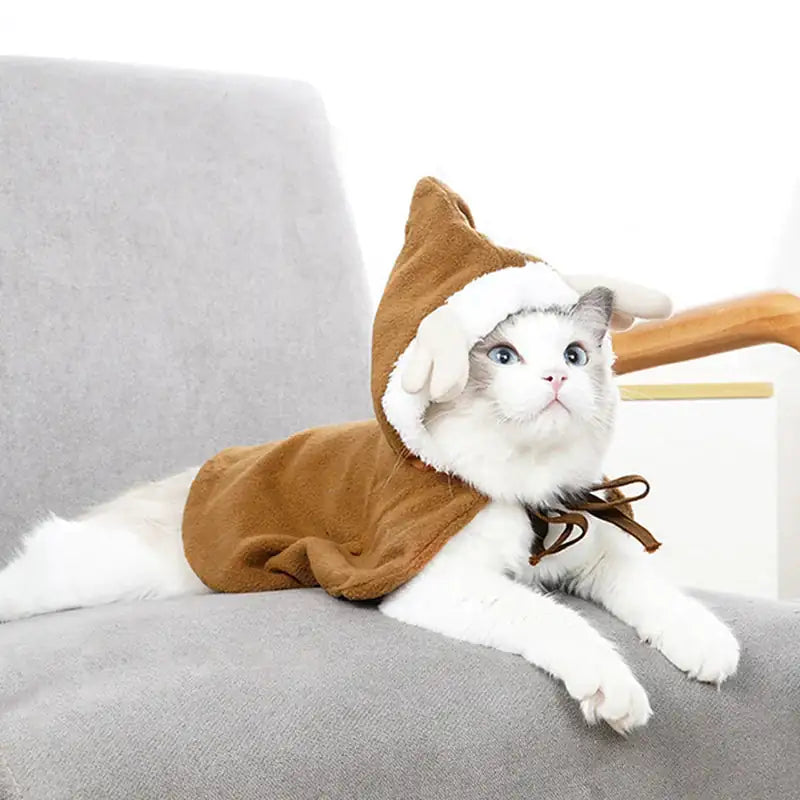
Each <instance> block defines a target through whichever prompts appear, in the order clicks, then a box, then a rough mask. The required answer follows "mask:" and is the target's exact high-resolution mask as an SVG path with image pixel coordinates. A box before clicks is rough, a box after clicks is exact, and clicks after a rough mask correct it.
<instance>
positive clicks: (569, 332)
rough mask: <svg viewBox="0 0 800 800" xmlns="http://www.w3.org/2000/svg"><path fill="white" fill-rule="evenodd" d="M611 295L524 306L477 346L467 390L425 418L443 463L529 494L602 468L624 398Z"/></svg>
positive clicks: (491, 485) (485, 487)
mask: <svg viewBox="0 0 800 800" xmlns="http://www.w3.org/2000/svg"><path fill="white" fill-rule="evenodd" d="M612 300H613V295H612V293H611V292H610V291H609V290H608V289H602V288H598V289H592V290H591V291H590V292H587V293H586V294H585V295H583V296H582V297H581V298H580V300H579V301H578V302H577V303H576V304H575V305H574V306H572V307H570V308H552V309H544V310H530V311H522V312H519V313H517V314H515V315H513V316H511V317H509V318H508V319H506V320H505V321H503V322H501V323H500V324H499V325H498V326H497V327H496V328H495V329H494V330H493V331H492V332H491V333H490V334H489V335H488V336H486V337H485V338H484V339H483V340H481V341H480V342H478V343H477V344H476V345H475V346H474V347H473V348H472V350H471V352H470V375H469V380H468V382H467V386H466V388H465V390H464V391H463V392H462V393H461V394H460V395H459V396H458V397H456V398H455V399H454V400H451V401H449V402H445V403H434V404H432V405H430V406H429V407H428V409H427V411H426V412H425V416H424V418H423V424H424V425H425V427H426V429H427V430H428V432H429V434H430V435H431V438H432V439H433V441H434V442H435V444H436V447H437V451H438V453H439V458H440V461H441V462H442V463H444V464H445V465H446V471H449V472H452V473H453V474H455V475H458V476H459V477H461V478H462V479H464V480H466V481H467V482H469V483H471V484H472V485H473V486H475V487H476V488H478V489H479V490H480V491H482V492H484V493H485V494H487V495H489V496H490V497H493V498H495V499H512V498H523V499H525V500H526V501H528V502H538V501H539V500H541V499H542V498H545V497H547V496H548V493H552V492H554V491H555V490H556V489H567V488H578V487H585V486H588V485H590V484H591V483H592V482H594V481H596V480H598V479H599V478H600V477H601V475H602V458H603V455H604V453H605V450H606V448H607V447H608V444H609V442H610V439H611V433H612V430H613V423H614V416H615V412H616V407H617V402H618V393H617V390H616V387H615V386H614V383H613V376H612V371H611V364H612V359H613V354H612V352H611V348H610V342H609V341H608V339H607V335H606V334H607V332H608V324H609V319H610V316H611V304H612ZM550 496H552V495H550Z"/></svg>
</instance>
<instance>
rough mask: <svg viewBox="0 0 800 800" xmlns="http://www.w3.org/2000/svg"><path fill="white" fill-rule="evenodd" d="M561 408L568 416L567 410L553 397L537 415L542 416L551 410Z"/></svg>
mask: <svg viewBox="0 0 800 800" xmlns="http://www.w3.org/2000/svg"><path fill="white" fill-rule="evenodd" d="M556 407H561V408H563V409H564V411H566V412H567V413H568V414H569V409H568V408H567V407H566V406H565V405H564V404H563V403H562V402H561V401H560V400H559V399H558V398H557V397H554V398H553V399H552V400H551V401H550V402H549V403H548V404H547V405H546V406H545V407H544V408H543V409H542V410H541V411H540V412H539V413H540V414H543V413H544V412H545V411H549V410H550V409H551V408H556Z"/></svg>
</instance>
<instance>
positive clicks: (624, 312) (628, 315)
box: [564, 275, 672, 331]
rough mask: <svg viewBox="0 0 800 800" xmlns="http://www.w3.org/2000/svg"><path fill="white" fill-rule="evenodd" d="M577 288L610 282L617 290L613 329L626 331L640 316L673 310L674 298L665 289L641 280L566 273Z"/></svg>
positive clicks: (660, 315)
mask: <svg viewBox="0 0 800 800" xmlns="http://www.w3.org/2000/svg"><path fill="white" fill-rule="evenodd" d="M564 280H565V281H566V282H567V283H568V284H569V285H570V286H571V287H572V288H573V289H575V291H576V292H588V291H589V290H590V289H592V288H594V287H595V286H606V287H607V288H609V289H610V290H611V291H612V292H613V293H614V313H613V314H612V315H611V325H610V327H611V330H614V331H623V330H625V329H626V328H630V327H631V325H633V323H634V322H635V321H636V319H637V318H639V319H663V318H664V317H668V316H669V315H670V314H671V313H672V301H671V300H670V299H669V297H667V295H665V294H664V293H663V292H659V291H657V290H656V289H649V288H647V287H646V286H640V285H639V284H637V283H629V282H628V281H621V280H617V279H616V278H603V277H600V276H599V275H564Z"/></svg>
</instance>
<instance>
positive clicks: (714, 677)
mask: <svg viewBox="0 0 800 800" xmlns="http://www.w3.org/2000/svg"><path fill="white" fill-rule="evenodd" d="M644 638H645V640H646V641H649V642H650V644H652V645H653V646H654V647H655V648H657V649H658V650H660V651H661V653H663V654H664V656H666V658H668V659H669V660H670V661H671V662H672V663H673V664H674V665H675V666H676V667H677V668H678V669H681V670H683V671H684V672H685V673H686V674H687V675H689V677H690V678H694V679H695V680H698V681H703V682H705V683H716V684H717V685H719V684H721V683H722V682H723V681H724V680H726V679H727V678H730V676H731V675H733V674H734V673H735V672H736V668H737V667H738V665H739V642H737V641H736V637H735V636H734V635H733V633H731V631H730V629H729V628H728V626H727V625H725V624H724V623H723V622H721V621H720V620H718V619H717V618H716V617H715V616H714V615H713V614H712V613H711V612H710V611H708V610H706V609H705V608H702V607H700V608H699V609H697V608H695V609H692V610H691V612H689V613H687V614H685V615H682V616H681V617H680V618H676V619H673V620H670V622H669V624H668V625H666V626H664V627H663V628H662V629H661V630H660V631H658V632H657V633H655V634H650V635H646V636H645V637H644Z"/></svg>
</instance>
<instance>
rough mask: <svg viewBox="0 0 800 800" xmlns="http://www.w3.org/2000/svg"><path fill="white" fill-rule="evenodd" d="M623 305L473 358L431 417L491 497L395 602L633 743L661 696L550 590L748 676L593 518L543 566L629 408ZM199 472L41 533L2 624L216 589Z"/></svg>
mask: <svg viewBox="0 0 800 800" xmlns="http://www.w3.org/2000/svg"><path fill="white" fill-rule="evenodd" d="M611 313H612V295H611V292H609V291H608V290H607V289H593V290H592V291H590V292H587V293H586V294H585V295H583V296H582V297H581V298H580V300H579V301H578V303H577V304H576V305H575V306H573V307H571V308H552V309H545V310H536V311H523V312H520V313H518V314H515V315H513V316H511V317H509V318H508V319H506V320H505V321H503V322H502V323H500V324H499V325H498V326H497V327H496V328H495V330H494V331H493V332H492V333H491V334H490V335H489V336H487V337H485V338H484V339H482V340H481V341H480V342H479V343H478V344H477V345H475V346H474V347H473V348H472V350H471V352H470V369H469V379H468V382H467V385H466V388H465V389H464V390H463V391H462V392H461V393H460V394H457V396H456V397H455V398H453V399H450V400H447V401H446V402H440V403H437V404H435V405H433V406H431V407H430V408H429V409H428V411H427V413H426V415H425V418H424V425H425V428H426V431H427V434H428V435H429V437H430V442H431V443H432V445H433V446H435V451H436V454H437V461H438V462H440V464H443V465H445V466H446V469H447V471H449V472H451V473H452V474H454V475H458V476H459V477H461V478H462V479H463V480H465V481H467V482H469V483H471V484H472V485H473V486H474V487H475V488H477V489H478V490H479V491H481V492H482V493H484V494H485V495H487V496H488V497H490V498H491V502H490V503H489V505H487V506H486V508H485V509H484V510H483V511H481V512H480V513H479V514H478V515H477V516H476V517H475V518H474V519H473V520H472V521H471V522H470V523H469V524H468V525H467V526H466V527H465V528H464V529H463V530H462V531H461V532H460V533H458V534H457V535H456V536H454V537H453V538H452V539H451V540H450V541H449V542H448V543H447V544H446V545H445V546H444V548H443V549H442V550H441V551H440V552H439V554H438V555H437V556H435V557H434V558H433V559H432V560H431V561H430V562H429V564H428V565H427V566H426V567H425V568H424V569H423V570H422V572H421V573H420V574H419V575H418V576H417V577H415V578H413V579H412V580H411V581H409V582H408V583H407V584H405V585H404V586H402V587H401V588H400V589H398V590H396V591H395V592H393V593H392V594H390V595H388V596H387V597H385V598H384V599H383V600H382V601H381V603H380V606H379V607H380V610H381V611H382V612H383V613H384V614H386V615H388V616H390V617H393V618H395V619H398V620H401V621H403V622H407V623H411V624H414V625H418V626H420V627H424V628H428V629H430V630H432V631H437V632H439V633H442V634H445V635H447V636H450V637H453V638H456V639H461V640H463V641H467V642H473V643H477V644H483V645H487V646H489V647H494V648H497V649H499V650H503V651H506V652H510V653H515V654H518V655H521V656H522V657H523V658H525V659H526V660H527V661H529V662H530V663H531V664H534V665H536V666H538V667H540V668H542V669H544V670H545V671H547V672H548V673H550V674H551V675H553V676H554V677H555V678H557V679H559V680H561V681H562V682H563V683H564V685H565V687H566V690H567V692H568V693H569V694H570V695H571V696H572V697H574V698H575V699H576V700H577V701H578V702H579V703H580V707H581V710H582V711H583V714H584V716H585V717H586V719H587V720H588V721H589V722H591V723H593V722H596V721H598V720H605V721H606V722H607V723H608V724H609V725H611V726H612V727H613V728H614V729H615V730H617V731H619V732H621V733H624V732H627V731H629V730H631V729H632V728H635V727H637V726H641V725H644V724H645V723H646V722H647V720H648V719H649V717H650V715H651V709H650V705H649V702H648V699H647V695H646V693H645V690H644V689H643V688H642V686H641V685H640V684H639V683H638V681H637V680H636V678H635V677H634V675H633V673H632V672H631V670H630V669H629V667H628V666H627V665H626V664H625V662H624V661H623V659H622V658H621V657H620V655H619V654H618V653H617V652H616V650H615V649H614V647H613V646H612V645H611V643H610V642H608V641H607V640H605V639H604V638H603V637H602V636H601V635H600V634H599V633H598V632H597V631H595V630H594V629H593V628H592V627H591V626H590V625H589V624H588V623H587V622H586V621H585V620H584V619H583V618H582V617H581V616H580V615H579V614H578V613H576V612H575V611H572V610H571V609H569V608H566V607H565V606H563V605H560V604H559V603H558V601H557V600H556V599H555V598H553V597H552V595H550V594H549V593H548V591H549V590H550V589H552V588H560V589H562V590H565V591H568V592H571V593H573V594H576V595H578V596H581V597H585V598H588V599H590V600H593V601H594V602H596V603H598V604H599V605H601V606H603V607H604V608H606V609H608V611H610V612H611V613H612V614H614V615H615V616H616V617H618V618H619V619H621V620H622V621H624V622H626V623H627V624H629V625H631V626H632V627H633V628H634V629H635V630H636V632H637V633H638V634H639V636H640V637H641V638H642V640H644V641H646V642H649V643H651V644H652V645H653V646H654V647H656V648H657V649H658V650H660V651H661V652H662V653H663V654H664V655H665V656H666V657H667V658H668V659H669V660H670V661H672V662H673V663H674V664H675V665H676V666H677V667H678V668H680V669H681V670H683V671H685V672H687V673H688V674H689V675H690V676H691V677H693V678H696V679H698V680H701V681H707V682H710V683H716V684H719V683H720V682H722V681H723V680H725V679H726V678H728V677H729V676H730V675H732V674H733V673H734V672H735V671H736V668H737V664H738V660H739V646H738V644H737V642H736V639H735V638H734V636H733V635H732V633H731V632H730V631H729V630H728V628H727V627H726V626H725V625H724V624H723V623H722V622H720V621H719V620H718V619H717V618H716V617H714V616H713V615H712V614H711V613H710V612H709V611H708V610H707V609H705V608H704V607H703V606H702V605H701V604H700V603H698V602H697V601H696V600H694V599H692V598H690V597H688V596H686V595H684V594H683V593H682V592H680V591H679V590H678V589H676V588H674V587H672V586H671V585H669V584H668V583H666V582H664V581H663V580H662V579H661V578H659V577H658V576H657V575H656V574H655V573H654V572H652V571H651V569H650V564H648V563H647V561H648V558H647V557H646V556H644V555H643V554H642V552H641V547H640V546H639V545H638V543H637V542H635V541H634V540H633V539H631V538H630V537H628V536H627V535H626V534H624V533H623V532H622V531H620V530H619V529H618V528H616V527H614V526H611V525H609V524H608V523H604V522H602V521H600V520H597V519H594V518H591V517H590V518H589V519H590V529H589V533H588V535H587V536H585V537H584V538H583V539H582V540H581V541H580V542H578V543H577V544H575V545H573V546H571V547H568V548H567V549H565V550H564V551H563V552H561V553H558V554H554V555H549V556H546V557H545V558H543V559H542V560H541V562H540V563H539V564H538V565H537V566H535V567H531V566H530V565H529V556H530V552H531V545H532V540H533V536H534V534H533V532H532V529H531V524H530V521H529V518H528V515H527V512H526V510H525V507H526V506H530V507H539V506H544V505H548V506H552V505H554V504H555V505H558V502H559V498H563V497H564V496H565V495H567V494H570V493H574V492H580V491H583V490H585V489H587V488H588V487H589V486H591V485H592V484H594V483H596V482H597V481H599V480H600V479H601V478H602V475H603V470H602V460H603V456H604V454H605V451H606V449H607V447H608V444H609V440H610V438H611V434H612V429H613V423H614V416H615V409H616V405H617V402H618V393H617V391H616V388H615V387H614V384H613V376H612V370H611V366H612V361H613V354H612V353H611V349H610V338H609V337H608V335H607V333H608V325H609V319H610V316H611ZM196 472H197V470H196V469H190V470H187V471H185V472H183V473H181V474H179V475H176V476H174V477H172V478H168V479H167V480H164V481H161V482H159V483H152V484H149V485H146V486H142V487H140V488H137V489H134V490H132V491H130V492H128V493H126V494H124V495H122V496H121V497H119V498H118V499H116V500H114V501H112V502H110V503H108V504H106V505H103V506H100V507H98V508H95V509H93V510H91V511H89V512H88V513H87V514H86V515H84V516H83V517H80V518H78V519H76V520H72V521H67V520H63V519H59V518H58V517H51V518H50V519H48V520H47V521H45V522H43V523H42V524H41V525H39V526H38V527H36V528H35V529H34V530H33V531H32V532H31V533H29V534H28V535H27V536H26V537H25V538H24V540H23V545H22V550H21V552H20V554H19V556H18V557H17V558H16V559H15V560H14V561H12V562H11V563H10V564H9V565H8V566H7V567H6V568H5V569H4V570H3V571H2V572H0V620H11V619H17V618H20V617H26V616H31V615H34V614H41V613H45V612H51V611H57V610H59V609H65V608H75V607H81V606H91V605H97V604H101V603H109V602H113V601H116V600H134V599H145V598H159V597H170V596H175V595H184V594H192V593H201V592H206V591H209V590H208V589H207V588H206V587H205V586H204V585H203V584H202V583H201V581H200V580H199V579H198V578H197V577H196V576H195V574H194V573H193V571H192V570H191V568H190V567H189V565H188V563H187V562H186V559H185V558H184V555H183V548H182V542H181V517H182V511H183V506H184V503H185V501H186V497H187V494H188V491H189V487H190V485H191V483H192V480H193V478H194V475H195V474H196ZM559 527H560V526H559ZM555 528H556V526H551V529H550V532H549V533H548V537H547V540H546V542H545V544H547V543H549V542H550V541H552V539H553V537H554V536H555V535H556V534H557V533H558V531H557V530H556V529H555Z"/></svg>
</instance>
